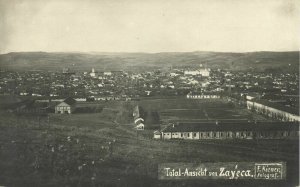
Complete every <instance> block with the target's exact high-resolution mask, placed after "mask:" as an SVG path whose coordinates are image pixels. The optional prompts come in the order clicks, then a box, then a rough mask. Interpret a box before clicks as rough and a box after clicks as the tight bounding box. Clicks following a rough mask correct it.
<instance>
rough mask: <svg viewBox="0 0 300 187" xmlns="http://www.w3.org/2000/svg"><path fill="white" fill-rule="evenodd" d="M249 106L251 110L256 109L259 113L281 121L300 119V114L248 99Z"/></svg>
mask: <svg viewBox="0 0 300 187" xmlns="http://www.w3.org/2000/svg"><path fill="white" fill-rule="evenodd" d="M247 108H248V109H249V110H254V111H255V112H257V113H259V114H264V115H267V116H268V117H271V118H274V119H278V120H280V121H300V116H297V115H295V114H291V113H288V112H285V111H282V110H278V109H276V108H272V107H269V106H266V105H263V104H260V103H256V102H253V101H247Z"/></svg>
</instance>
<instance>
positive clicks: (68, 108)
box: [55, 97, 76, 114]
mask: <svg viewBox="0 0 300 187" xmlns="http://www.w3.org/2000/svg"><path fill="white" fill-rule="evenodd" d="M75 107H76V100H75V99H73V98H71V97H69V98H67V99H65V100H64V101H63V102H61V103H59V104H58V105H56V106H55V113H56V114H71V113H72V112H74V110H75Z"/></svg>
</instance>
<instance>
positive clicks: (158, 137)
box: [153, 130, 161, 139]
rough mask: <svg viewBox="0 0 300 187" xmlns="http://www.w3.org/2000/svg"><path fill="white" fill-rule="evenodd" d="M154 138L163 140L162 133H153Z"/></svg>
mask: <svg viewBox="0 0 300 187" xmlns="http://www.w3.org/2000/svg"><path fill="white" fill-rule="evenodd" d="M153 138H154V139H161V132H160V131H158V130H157V131H154V132H153Z"/></svg>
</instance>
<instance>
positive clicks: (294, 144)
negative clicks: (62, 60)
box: [0, 101, 299, 187]
mask: <svg viewBox="0 0 300 187" xmlns="http://www.w3.org/2000/svg"><path fill="white" fill-rule="evenodd" d="M142 102H143V101H142ZM135 104H136V103H135V102H132V103H128V102H115V103H106V104H104V105H103V110H102V111H101V112H100V113H91V114H73V115H54V114H51V115H49V117H47V116H45V117H40V118H38V117H37V116H29V115H27V116H20V115H19V116H16V115H15V114H12V113H7V112H4V111H1V114H0V127H1V131H0V142H1V151H0V170H1V171H2V172H1V175H0V185H4V186H130V187H131V186H295V185H296V184H298V175H299V170H298V165H299V162H298V149H299V148H298V147H299V143H298V141H297V140H285V141H283V140H280V141H279V140H276V141H275V140H260V141H251V140H244V141H233V140H231V141H216V140H215V141H212V140H211V141H157V140H153V139H152V138H151V137H152V132H153V131H152V130H146V131H144V132H140V133H139V134H138V136H137V134H136V132H135V131H134V130H133V127H134V126H133V124H132V115H131V114H132V113H131V112H132V107H133V106H134V105H135ZM145 106H146V105H145ZM148 106H149V108H150V107H154V106H155V105H154V104H153V105H152V106H150V105H148ZM161 108H162V109H164V108H167V107H164V106H163V105H162V107H161ZM169 108H170V109H171V108H172V106H171V104H170V106H169ZM153 109H154V108H153ZM232 161H268V162H271V161H286V162H287V170H288V171H287V180H285V181H239V180H237V181H232V180H230V181H227V180H219V181H218V180H215V181H212V180H188V181H187V180H183V181H160V180H158V179H157V166H158V164H159V163H165V162H232Z"/></svg>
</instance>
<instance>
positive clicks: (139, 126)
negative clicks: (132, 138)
mask: <svg viewBox="0 0 300 187" xmlns="http://www.w3.org/2000/svg"><path fill="white" fill-rule="evenodd" d="M135 128H136V130H144V129H145V125H144V124H143V123H140V124H138V125H137V126H136V127H135Z"/></svg>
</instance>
